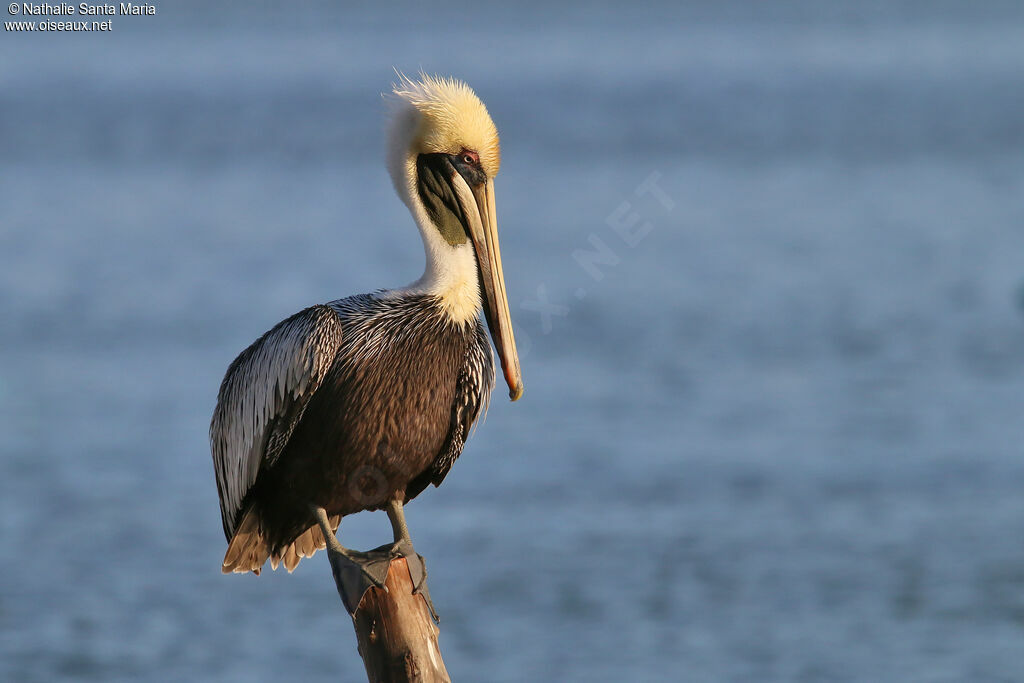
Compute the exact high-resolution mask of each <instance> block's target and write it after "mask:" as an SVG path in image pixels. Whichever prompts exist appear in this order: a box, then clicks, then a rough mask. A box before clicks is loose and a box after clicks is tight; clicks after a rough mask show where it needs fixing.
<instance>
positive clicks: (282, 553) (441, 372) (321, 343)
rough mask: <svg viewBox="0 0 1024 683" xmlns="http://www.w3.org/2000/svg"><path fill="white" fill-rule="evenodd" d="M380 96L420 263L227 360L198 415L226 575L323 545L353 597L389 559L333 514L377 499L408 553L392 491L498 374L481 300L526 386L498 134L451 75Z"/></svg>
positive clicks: (446, 452) (427, 476)
mask: <svg viewBox="0 0 1024 683" xmlns="http://www.w3.org/2000/svg"><path fill="white" fill-rule="evenodd" d="M393 99H394V101H395V105H396V106H395V112H394V117H393V122H392V126H391V131H390V136H389V150H388V170H389V172H390V174H391V179H392V181H393V183H394V186H395V190H396V191H397V192H398V195H399V197H401V199H402V201H403V202H405V204H406V206H407V207H408V208H409V211H410V212H411V213H412V216H413V219H414V220H415V221H416V225H417V226H418V227H419V230H420V234H421V235H422V238H423V244H424V248H425V251H426V261H427V263H426V270H425V272H424V274H423V277H421V278H420V279H419V280H417V281H416V282H414V283H413V284H411V285H409V286H408V287H405V288H402V289H394V290H381V291H378V292H375V293H372V294H361V295H358V296H352V297H348V298H345V299H338V300H337V301H332V302H330V303H326V304H321V305H318V306H313V307H311V308H307V309H305V310H304V311H301V312H299V313H296V314H295V315H293V316H291V317H290V318H288V319H286V320H284V321H282V322H280V323H278V324H277V325H276V326H274V327H273V328H272V329H271V330H270V331H268V332H267V333H266V334H264V335H263V336H262V337H260V338H259V339H257V340H256V341H255V342H254V343H253V344H252V345H251V346H250V347H249V348H247V349H246V350H245V351H243V352H242V353H241V354H240V355H239V356H238V357H237V358H236V359H235V360H234V362H233V363H231V366H230V367H229V368H228V371H227V374H226V375H225V376H224V381H223V382H222V384H221V386H220V392H219V394H218V397H217V407H216V409H215V410H214V413H213V420H212V423H211V425H210V442H211V450H212V452H213V463H214V469H215V471H216V476H217V491H218V493H219V495H220V508H221V518H222V521H223V524H224V534H225V536H227V539H228V549H227V552H226V554H225V555H224V563H223V571H224V573H229V572H240V573H242V572H250V571H251V572H255V573H256V574H259V572H260V569H261V568H262V567H263V565H264V563H265V562H266V561H267V560H268V559H269V560H270V563H271V566H272V567H273V568H274V569H276V568H277V566H278V564H280V563H283V564H284V566H285V567H286V568H287V569H288V571H289V572H290V571H292V570H293V569H294V568H295V566H296V565H297V564H298V563H299V560H300V559H301V558H303V557H309V556H311V555H312V554H313V553H315V552H316V551H317V550H318V549H322V548H324V547H325V546H326V547H327V550H328V556H329V558H330V560H331V565H332V567H333V568H334V572H335V576H336V578H337V577H339V576H341V577H342V578H344V577H348V578H347V579H345V581H347V582H350V583H351V582H352V581H354V582H356V583H354V584H351V588H350V590H351V591H352V592H354V595H351V596H349V597H348V598H346V596H345V594H344V593H345V591H344V590H343V591H342V592H343V595H342V597H343V598H346V604H348V606H349V609H350V611H351V610H354V609H355V606H356V605H358V601H359V596H361V595H362V591H363V590H364V588H365V587H366V586H368V585H369V584H370V583H376V584H378V585H382V583H383V577H384V576H386V572H387V567H386V566H385V567H384V570H383V574H381V573H380V572H379V571H377V572H376V573H375V572H374V571H373V567H374V566H375V559H374V557H371V555H370V554H367V553H360V552H357V551H353V550H348V549H347V548H345V547H343V546H342V545H341V544H340V543H339V542H338V540H337V538H336V536H335V531H336V530H337V528H338V524H339V522H340V519H341V518H342V517H344V516H345V515H351V514H354V513H356V512H359V511H362V510H380V509H385V510H387V514H388V517H389V518H390V520H391V524H392V528H393V530H394V542H395V544H394V546H391V550H390V555H389V556H388V557H390V556H394V555H395V554H403V555H406V556H407V557H410V556H411V557H410V559H413V560H414V559H415V555H414V553H412V552H411V551H412V544H411V541H410V539H409V532H408V528H407V527H406V523H405V517H404V513H403V505H404V504H405V503H406V502H408V501H410V500H412V499H413V498H415V497H416V496H417V495H418V494H419V493H420V492H421V491H423V489H424V488H425V487H426V486H427V485H428V484H434V485H435V486H437V485H439V484H440V483H441V482H442V481H443V480H444V478H445V475H446V474H447V473H448V470H449V469H450V468H451V466H452V464H453V463H454V462H455V459H456V458H458V457H459V454H460V453H461V451H462V447H463V444H464V443H465V440H466V438H467V436H468V435H469V431H470V428H471V427H472V425H473V423H474V421H475V420H476V419H477V418H478V417H479V416H480V413H481V410H485V409H486V405H487V402H488V399H489V397H490V393H491V389H492V388H493V386H494V365H493V359H492V356H491V347H490V343H489V342H488V340H487V336H486V334H485V330H484V328H483V325H482V324H481V322H480V317H479V316H480V311H481V309H482V310H483V312H484V315H485V317H486V319H487V325H488V327H489V328H490V332H491V336H492V338H493V340H494V345H495V347H496V348H497V350H498V354H499V356H500V358H501V365H502V369H503V371H504V375H505V380H506V382H507V383H508V387H509V394H510V397H511V399H512V400H513V401H515V400H516V399H518V398H519V397H520V396H521V395H522V393H523V384H522V377H521V375H520V370H519V358H518V355H517V352H516V346H515V340H514V338H513V336H512V326H511V323H510V318H509V310H508V300H507V296H506V293H505V283H504V277H503V275H502V268H501V254H500V251H499V249H498V232H497V221H496V217H495V207H494V176H495V175H496V174H497V173H498V166H499V164H500V151H499V145H498V131H497V129H496V128H495V126H494V123H493V122H492V121H491V117H490V116H489V115H488V113H487V109H486V108H485V107H484V105H483V103H482V102H481V101H480V100H479V99H478V98H477V96H476V94H475V93H474V92H473V91H472V90H471V89H470V88H469V87H468V86H467V85H466V84H465V83H462V82H460V81H456V80H452V79H445V78H433V77H429V76H426V75H421V77H420V78H419V80H416V81H414V80H410V79H408V78H405V77H404V76H401V75H400V77H399V82H398V84H396V85H395V87H394V98H393ZM378 559H379V558H378ZM378 569H379V567H378ZM345 581H339V587H341V585H342V583H344V582H345ZM353 601H354V603H355V604H351V603H352V602H353Z"/></svg>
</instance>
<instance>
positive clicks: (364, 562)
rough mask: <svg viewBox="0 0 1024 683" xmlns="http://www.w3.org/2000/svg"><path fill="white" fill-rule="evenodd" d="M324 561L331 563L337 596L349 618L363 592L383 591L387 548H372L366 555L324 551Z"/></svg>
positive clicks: (354, 551)
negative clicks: (376, 589)
mask: <svg viewBox="0 0 1024 683" xmlns="http://www.w3.org/2000/svg"><path fill="white" fill-rule="evenodd" d="M327 559H329V560H330V561H331V573H332V574H334V583H335V585H336V586H337V587H338V595H340V596H341V601H342V602H343V603H345V609H347V610H348V613H349V614H355V613H356V609H357V608H358V607H359V603H360V602H361V601H362V599H363V595H365V594H366V591H368V590H370V589H371V588H374V587H376V588H381V589H383V590H387V588H386V587H385V586H384V582H385V581H386V580H387V578H388V568H389V567H391V559H392V556H391V552H390V548H386V547H385V548H375V549H373V550H370V551H368V552H360V551H358V550H349V549H348V548H345V549H344V550H334V549H331V548H328V550H327Z"/></svg>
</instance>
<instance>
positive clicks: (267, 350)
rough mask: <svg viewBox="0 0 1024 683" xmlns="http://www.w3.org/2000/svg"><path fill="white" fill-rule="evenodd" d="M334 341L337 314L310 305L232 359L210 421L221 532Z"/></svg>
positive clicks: (284, 440)
mask: <svg viewBox="0 0 1024 683" xmlns="http://www.w3.org/2000/svg"><path fill="white" fill-rule="evenodd" d="M340 347H341V321H340V320H339V319H338V314H337V313H335V312H334V310H333V309H331V308H330V307H328V306H313V307H311V308H307V309H306V310H304V311H301V312H300V313H296V314H295V315H293V316H292V317H290V318H288V319H287V320H284V321H282V322H280V323H278V324H277V325H276V326H275V327H274V328H273V329H272V330H270V331H269V332H267V333H266V334H264V335H263V336H262V337H260V338H259V339H257V340H256V341H255V342H254V343H253V344H252V346H250V347H249V348H247V349H246V350H245V351H243V352H242V353H241V354H240V355H239V356H238V358H236V359H235V360H234V362H233V363H231V367H229V368H228V371H227V374H226V375H224V381H223V382H222V383H221V385H220V392H219V394H218V395H217V407H216V409H214V412H213V420H212V422H211V423H210V449H211V451H212V452H213V465H214V470H215V471H216V475H217V492H218V494H219V495H220V511H221V519H222V521H223V523H224V534H225V535H226V536H227V538H228V540H231V537H232V536H233V535H234V533H235V530H236V528H237V525H238V523H239V517H240V513H241V511H242V505H243V502H244V500H245V496H246V494H247V493H248V492H249V489H250V488H252V485H253V484H254V483H255V482H256V476H257V475H258V474H259V471H260V469H261V468H265V467H268V466H270V465H273V463H274V462H275V461H276V460H277V458H278V457H279V456H280V455H281V452H282V451H283V450H284V448H285V446H286V445H287V444H288V439H289V438H290V437H291V434H292V431H293V430H294V429H295V426H296V425H297V424H298V423H299V420H300V419H301V418H302V413H303V411H305V409H306V405H308V403H309V399H310V397H312V396H313V394H314V393H315V392H316V390H317V388H318V387H319V386H320V382H321V381H323V378H324V376H325V375H326V374H327V371H328V370H329V369H330V367H331V364H332V363H333V362H334V357H335V356H336V355H337V353H338V349H339V348H340Z"/></svg>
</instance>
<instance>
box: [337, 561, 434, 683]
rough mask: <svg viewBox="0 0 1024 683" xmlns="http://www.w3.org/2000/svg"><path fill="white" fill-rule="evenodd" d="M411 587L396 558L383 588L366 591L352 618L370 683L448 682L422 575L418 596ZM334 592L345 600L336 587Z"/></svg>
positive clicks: (402, 564) (406, 569)
mask: <svg viewBox="0 0 1024 683" xmlns="http://www.w3.org/2000/svg"><path fill="white" fill-rule="evenodd" d="M421 561H422V558H421ZM335 583H338V575H337V573H336V574H335ZM415 586H416V583H414V581H413V577H412V574H411V572H410V567H409V563H408V562H407V560H406V558H405V557H395V558H393V559H391V560H390V566H389V567H388V573H387V579H386V580H385V582H384V588H383V589H381V588H377V587H375V586H373V587H370V588H368V589H367V590H366V592H365V593H364V594H363V596H362V599H361V600H360V601H359V606H358V607H356V610H355V613H354V614H353V615H352V622H353V625H354V626H355V629H356V638H357V640H358V641H359V655H360V656H361V657H362V658H363V664H364V665H365V666H366V675H367V677H368V678H369V681H370V683H392V682H398V683H405V682H409V683H411V682H413V681H415V682H416V683H450V681H451V678H449V676H448V671H447V669H445V666H444V660H443V659H442V658H441V649H440V647H439V646H438V643H437V637H438V635H439V634H440V631H439V630H438V628H437V625H436V624H435V623H434V618H433V616H434V615H433V613H432V612H433V606H432V605H431V604H430V594H429V593H428V592H427V591H426V577H425V576H424V577H422V578H421V579H420V580H419V591H418V592H413V591H414V590H415ZM338 592H339V593H341V594H342V599H343V600H344V594H343V592H342V588H341V585H340V584H339V585H338Z"/></svg>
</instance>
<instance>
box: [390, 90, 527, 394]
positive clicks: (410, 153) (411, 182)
mask: <svg viewBox="0 0 1024 683" xmlns="http://www.w3.org/2000/svg"><path fill="white" fill-rule="evenodd" d="M394 95H395V98H394V99H395V102H396V105H397V106H396V110H395V113H394V118H393V123H392V127H391V133H390V137H389V149H388V171H389V172H390V173H391V180H392V182H393V183H394V185H395V190H396V191H397V192H398V195H399V196H400V197H401V198H402V201H403V202H405V204H406V206H408V207H409V211H410V212H411V213H412V215H413V218H415V220H416V224H417V225H418V226H419V229H420V233H421V235H422V236H423V244H424V248H425V250H426V253H427V269H426V272H425V273H424V275H423V277H422V278H421V279H420V280H419V281H418V282H416V283H415V284H414V285H412V287H411V289H414V290H418V291H423V292H429V293H431V294H434V295H436V296H438V297H439V298H440V299H441V301H442V304H443V305H444V307H445V309H446V310H447V312H448V314H449V316H450V317H451V318H452V319H454V320H456V321H457V322H464V321H466V320H469V319H470V318H475V317H476V316H477V315H478V314H479V311H480V308H481V307H483V310H484V315H485V316H486V318H487V325H488V327H489V328H490V331H491V339H492V340H493V341H494V346H495V348H496V349H497V350H498V355H499V357H500V358H501V367H502V370H503V372H504V375H505V381H506V382H507V383H508V388H509V396H510V397H511V399H512V400H513V401H515V400H516V399H518V398H519V397H520V396H522V394H523V379H522V374H521V371H520V369H519V355H518V353H517V351H516V343H515V338H514V337H513V334H512V323H511V316H510V314H509V310H508V295H507V294H506V292H505V278H504V275H503V274H502V269H501V251H500V249H499V247H498V226H497V218H496V214H495V209H494V176H496V175H497V174H498V168H499V167H500V166H501V150H500V146H499V143H498V129H497V128H496V127H495V126H494V122H493V121H491V117H490V115H488V113H487V108H486V107H485V106H484V104H483V102H481V101H480V99H479V98H478V97H477V96H476V93H474V92H473V90H472V89H471V88H470V87H469V86H468V85H466V84H465V83H463V82H461V81H457V80H454V79H449V78H435V77H431V76H427V75H425V74H421V75H420V77H419V80H412V79H409V78H406V77H405V76H403V75H401V74H399V81H398V83H397V84H395V86H394ZM481 288H482V289H483V298H482V299H481V296H480V290H481Z"/></svg>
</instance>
